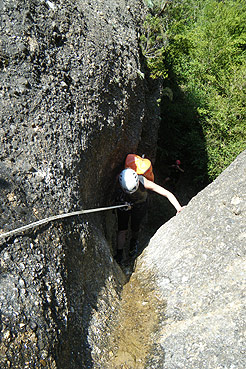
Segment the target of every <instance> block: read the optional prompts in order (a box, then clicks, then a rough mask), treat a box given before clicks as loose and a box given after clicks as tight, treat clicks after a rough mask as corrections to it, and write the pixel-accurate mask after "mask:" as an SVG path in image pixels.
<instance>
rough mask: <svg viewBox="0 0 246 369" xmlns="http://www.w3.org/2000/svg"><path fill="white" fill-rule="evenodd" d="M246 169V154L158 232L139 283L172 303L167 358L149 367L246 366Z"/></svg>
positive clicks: (165, 337)
mask: <svg viewBox="0 0 246 369" xmlns="http://www.w3.org/2000/svg"><path fill="white" fill-rule="evenodd" d="M245 163H246V151H245V152H243V153H242V154H241V155H239V156H238V158H237V159H236V160H235V162H234V163H232V164H231V165H230V166H229V167H228V168H227V169H226V170H225V171H224V173H222V174H221V175H220V176H219V177H218V178H217V179H216V180H215V181H214V182H213V183H212V184H210V185H209V186H208V187H207V188H206V189H204V190H203V191H201V192H200V193H199V194H198V195H197V196H196V197H194V198H193V199H192V200H191V202H190V203H189V204H188V206H187V207H186V208H185V209H184V210H183V211H182V212H181V213H180V214H179V215H178V216H175V217H174V218H172V219H171V220H170V221H169V222H168V223H166V224H165V225H163V226H162V227H161V228H160V229H159V230H158V231H157V233H156V234H155V235H154V237H153V238H152V239H151V241H150V244H149V246H148V247H147V248H146V250H145V252H144V253H143V255H142V256H141V258H140V259H139V262H138V266H137V270H136V272H135V274H136V275H135V278H138V279H139V280H140V281H142V284H143V285H146V286H148V285H149V286H148V289H149V288H150V286H151V285H152V288H154V290H156V292H157V293H159V294H160V295H161V296H162V301H164V302H166V309H165V310H164V311H163V315H162V317H161V322H160V324H159V329H158V332H156V333H155V335H154V341H155V347H154V352H153V353H152V357H153V358H155V355H156V357H157V358H158V357H159V358H160V357H161V355H164V359H163V360H162V361H161V363H160V361H158V360H157V361H158V362H159V364H157V365H153V366H152V365H149V366H148V368H163V369H186V368H187V369H191V368H194V369H197V368H202V369H208V368H211V369H215V368H231V369H232V368H237V369H243V368H245V367H246V355H245V328H246V327H245V324H246V316H245V305H246V301H245V287H246V272H245V271H246V264H245V261H246V259H245V251H246V164H245ZM150 276H151V277H150ZM155 362H156V361H155Z"/></svg>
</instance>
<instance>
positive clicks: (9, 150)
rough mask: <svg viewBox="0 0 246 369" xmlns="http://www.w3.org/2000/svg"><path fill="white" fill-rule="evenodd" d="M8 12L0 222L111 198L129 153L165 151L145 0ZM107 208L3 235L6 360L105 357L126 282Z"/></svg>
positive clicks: (2, 71) (4, 8)
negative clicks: (146, 50) (143, 34)
mask: <svg viewBox="0 0 246 369" xmlns="http://www.w3.org/2000/svg"><path fill="white" fill-rule="evenodd" d="M0 12H1V14H0V15H1V23H0V80H1V85H0V98H1V100H0V116H1V118H0V119H1V121H0V122H1V123H0V140H1V150H0V189H1V197H0V213H1V219H0V228H1V232H6V231H8V230H10V229H13V228H16V227H19V226H22V225H24V224H28V223H30V222H33V221H36V220H38V219H42V218H45V217H48V216H51V215H55V214H58V213H60V212H69V211H73V210H78V209H81V208H92V207H97V206H105V205H107V204H108V205H111V203H112V183H114V180H115V175H116V173H117V171H118V168H119V166H120V164H121V163H122V160H123V158H124V157H125V155H126V154H127V153H128V152H130V151H135V150H136V149H137V147H138V145H139V144H140V145H141V150H145V153H146V154H147V155H148V156H149V157H150V158H154V155H155V144H156V139H157V126H158V123H157V122H158V120H157V115H158V109H156V110H155V109H153V105H152V101H155V100H156V99H155V96H156V97H158V94H159V87H158V85H156V84H153V83H150V82H149V80H148V71H147V70H146V68H145V65H144V61H143V58H142V55H141V52H140V48H139V32H140V26H139V24H140V23H141V21H142V18H143V15H144V12H145V9H144V8H143V3H142V2H141V1H138V0H134V1H128V0H114V1H111V0H107V1H106V0H105V1H104V0H97V1H96V0H83V1H82V0H76V1H74V0H56V1H48V0H42V1H37V0H25V1H18V0H12V1H7V0H3V1H1V4H0ZM153 111H154V113H153ZM147 127H148V129H147ZM142 133H143V135H142ZM105 219H106V215H105V214H95V215H87V216H83V217H82V216H81V217H79V218H76V219H75V218H74V219H67V220H65V221H61V222H54V223H51V224H48V225H46V226H43V227H40V228H38V229H34V230H31V231H28V232H26V233H24V234H20V235H16V236H15V237H11V238H9V239H1V241H0V252H1V254H0V366H1V367H3V368H8V367H11V368H18V369H19V368H35V369H37V368H41V367H47V368H62V369H66V368H69V369H72V368H92V367H95V368H96V367H98V368H102V367H105V365H106V364H105V363H106V361H107V360H108V357H107V356H106V354H105V355H104V354H102V350H103V347H105V345H107V340H108V336H109V332H110V324H111V322H112V321H113V320H114V314H115V311H116V310H117V306H118V303H119V293H120V290H121V285H122V283H123V281H124V277H123V275H122V274H121V271H120V269H119V268H118V267H117V265H115V263H114V262H113V259H112V252H111V251H112V250H110V248H109V245H108V243H107V242H106V239H105V228H106V226H105V227H104V225H105V223H106V220H105Z"/></svg>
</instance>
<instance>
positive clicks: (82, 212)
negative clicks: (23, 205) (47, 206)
mask: <svg viewBox="0 0 246 369" xmlns="http://www.w3.org/2000/svg"><path fill="white" fill-rule="evenodd" d="M129 206H130V204H128V203H125V204H123V205H115V206H108V207H105V208H97V209H87V210H78V211H74V212H72V213H64V214H59V215H53V216H52V217H49V218H45V219H41V220H38V221H37V222H33V223H30V224H27V225H25V226H23V227H19V228H16V229H13V230H12V231H9V232H6V233H2V234H0V238H3V237H8V236H11V235H13V234H15V233H19V232H23V231H26V230H27V229H30V228H33V227H37V226H39V225H42V224H45V223H49V222H51V221H53V220H57V219H63V218H68V217H73V216H75V215H81V214H88V213H95V212H98V211H105V210H111V209H117V208H123V207H129Z"/></svg>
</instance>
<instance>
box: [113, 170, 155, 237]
mask: <svg viewBox="0 0 246 369" xmlns="http://www.w3.org/2000/svg"><path fill="white" fill-rule="evenodd" d="M119 191H120V192H119V195H120V196H119V198H118V201H119V199H120V201H121V202H128V203H130V205H131V209H130V210H127V211H125V210H120V209H118V211H117V214H118V230H119V231H124V230H127V229H128V223H129V219H130V217H131V230H132V231H133V232H138V231H139V228H140V225H141V222H142V220H143V218H144V216H145V215H146V213H147V196H148V193H147V190H146V188H145V187H144V185H143V176H139V187H138V189H137V191H135V192H134V193H133V194H131V195H130V194H127V193H125V192H123V191H122V190H121V189H120V190H119Z"/></svg>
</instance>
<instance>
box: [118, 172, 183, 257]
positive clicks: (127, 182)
mask: <svg viewBox="0 0 246 369" xmlns="http://www.w3.org/2000/svg"><path fill="white" fill-rule="evenodd" d="M118 182H119V187H118V190H119V192H118V193H119V195H118V201H121V202H128V203H130V204H131V209H129V208H123V209H125V210H121V211H120V210H119V209H118V211H117V215H118V235H117V254H116V256H115V259H116V261H117V262H119V263H121V262H122V260H123V250H124V246H125V243H126V239H127V234H128V222H129V219H130V217H131V221H130V222H131V239H130V247H129V256H130V257H133V256H135V255H136V253H137V248H138V235H139V229H140V225H141V222H142V220H143V218H144V216H145V214H146V212H147V195H148V193H147V191H148V190H151V191H154V192H156V193H158V194H160V195H162V196H165V197H166V198H167V199H168V200H169V201H170V203H171V204H172V205H173V206H174V207H175V209H176V210H177V213H179V212H180V211H181V210H182V209H183V208H182V206H181V205H180V204H179V202H178V200H177V199H176V197H175V196H174V195H173V194H172V193H171V192H169V191H167V190H166V189H165V188H163V187H161V186H159V185H158V184H156V183H154V181H152V180H149V179H147V178H146V177H145V176H144V175H139V174H137V173H136V171H134V170H133V169H131V168H126V169H124V170H123V171H122V172H121V173H120V175H119V181H118Z"/></svg>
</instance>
